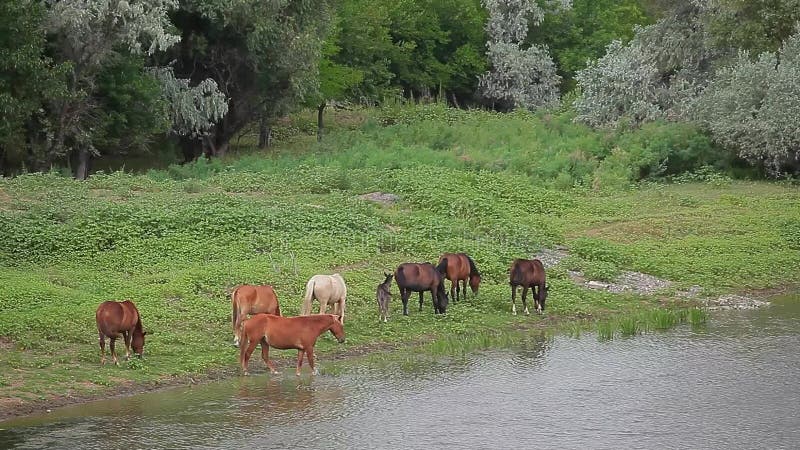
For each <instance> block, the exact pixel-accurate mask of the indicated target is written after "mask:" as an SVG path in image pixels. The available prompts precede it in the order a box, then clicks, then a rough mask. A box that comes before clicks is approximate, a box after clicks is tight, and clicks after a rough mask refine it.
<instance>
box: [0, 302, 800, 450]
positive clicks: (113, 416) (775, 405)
mask: <svg viewBox="0 0 800 450" xmlns="http://www.w3.org/2000/svg"><path fill="white" fill-rule="evenodd" d="M798 349H800V297H793V298H790V297H787V298H782V299H776V300H775V301H774V302H773V305H772V306H770V307H767V308H762V309H760V310H753V311H721V312H715V313H713V315H712V317H711V320H710V322H709V323H708V325H707V326H705V327H703V328H700V329H692V328H691V327H689V326H681V327H679V328H677V329H675V330H671V331H668V332H663V333H654V334H648V335H643V336H637V337H634V338H617V339H614V340H612V341H607V342H600V341H598V339H597V337H596V336H595V335H594V334H585V335H583V336H581V337H580V338H571V337H567V336H556V337H554V338H545V337H543V336H540V335H532V336H530V338H529V339H527V340H526V342H521V343H520V344H519V345H518V346H515V347H514V348H510V349H503V350H492V351H487V352H477V353H475V354H472V355H470V356H468V357H463V358H447V359H443V360H440V361H436V362H426V363H424V364H411V365H409V364H407V363H406V364H399V363H398V364H394V363H390V364H385V365H384V364H381V365H380V366H379V367H378V366H372V367H356V368H354V369H353V370H349V371H347V373H345V374H343V375H339V376H317V377H311V376H309V375H304V376H303V377H300V378H296V377H295V376H294V371H293V369H292V368H289V367H285V368H284V373H283V374H282V375H280V376H278V377H273V376H268V375H261V376H253V377H248V378H234V379H230V380H226V381H222V382H218V383H213V384H208V385H202V386H195V387H186V388H179V389H171V390H167V391H162V392H155V393H148V394H143V395H137V396H133V397H127V398H117V399H111V400H105V401H100V402H94V403H89V404H85V405H77V406H74V407H68V408H62V409H58V410H54V411H53V412H52V413H51V414H47V415H43V416H30V417H25V418H20V419H16V420H13V421H9V422H2V423H0V447H12V448H43V447H62V448H81V449H85V448H125V449H136V448H250V447H254V448H280V449H285V448H341V449H344V448H393V449H395V448H414V449H416V448H420V449H422V448H559V449H564V448H582V449H585V448H621V447H625V448H647V449H653V448H693V449H696V448H747V449H753V448H769V449H776V448H798V447H799V446H800V384H798V380H797V376H798V374H800V352H798ZM252 363H253V364H256V363H257V362H256V361H255V360H254V361H253V362H252ZM258 363H260V361H259V362H258ZM321 364H323V365H324V364H325V362H324V360H323V361H321Z"/></svg>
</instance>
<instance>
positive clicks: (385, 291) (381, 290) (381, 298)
mask: <svg viewBox="0 0 800 450" xmlns="http://www.w3.org/2000/svg"><path fill="white" fill-rule="evenodd" d="M383 276H384V277H386V279H385V280H383V283H381V284H379V285H378V289H377V290H376V291H375V299H376V300H377V301H378V311H380V314H381V318H380V320H382V321H384V322H388V321H389V302H390V301H391V300H392V291H390V290H389V288H390V287H391V286H392V277H393V276H394V275H392V274H391V273H386V272H383Z"/></svg>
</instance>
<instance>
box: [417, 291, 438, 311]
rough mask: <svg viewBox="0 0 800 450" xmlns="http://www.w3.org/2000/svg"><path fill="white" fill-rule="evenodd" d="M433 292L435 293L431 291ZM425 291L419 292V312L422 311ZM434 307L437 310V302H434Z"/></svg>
mask: <svg viewBox="0 0 800 450" xmlns="http://www.w3.org/2000/svg"><path fill="white" fill-rule="evenodd" d="M431 292H433V291H431ZM423 293H424V291H420V292H419V310H420V311H422V294H423ZM433 307H434V308H436V302H433Z"/></svg>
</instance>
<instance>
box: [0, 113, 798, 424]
mask: <svg viewBox="0 0 800 450" xmlns="http://www.w3.org/2000/svg"><path fill="white" fill-rule="evenodd" d="M532 120H533V119H532ZM370 130H372V128H364V129H362V130H359V131H357V132H353V133H354V134H353V136H354V137H353V139H354V140H353V142H352V143H351V144H352V145H351V146H350V147H343V148H341V149H340V151H339V150H337V152H335V153H331V152H329V151H328V150H326V149H325V148H317V149H314V148H313V147H309V148H307V149H305V150H304V151H299V152H297V153H296V154H294V153H287V152H288V150H287V151H283V152H278V154H277V155H273V154H266V155H249V156H246V157H241V158H238V159H237V158H232V159H229V160H225V161H212V162H210V163H207V162H203V161H201V162H198V163H196V164H193V165H188V166H181V167H176V168H173V169H170V170H168V171H151V172H148V173H147V174H142V175H133V174H127V173H121V172H115V173H112V174H95V175H93V176H92V177H91V178H90V179H89V180H88V181H86V182H76V181H74V180H71V179H68V178H64V177H61V176H58V175H54V174H31V175H25V176H21V177H18V178H14V179H2V180H0V230H2V233H3V236H2V237H3V239H0V286H2V291H1V292H2V293H1V294H0V410H16V411H20V412H24V411H26V410H25V409H24V408H47V407H48V406H47V405H51V406H50V407H52V406H54V405H56V404H66V403H70V402H73V401H77V400H85V399H91V398H98V397H102V396H106V395H110V394H125V393H131V392H136V390H137V389H150V388H160V387H162V386H165V385H170V386H171V385H175V384H186V383H191V382H192V381H191V380H205V379H209V378H215V377H218V376H219V377H222V376H228V375H233V374H235V373H237V372H236V355H237V353H236V350H235V349H234V348H233V347H231V346H230V342H231V340H232V331H231V330H230V300H229V294H230V291H231V290H232V289H233V287H235V286H236V285H238V284H242V283H256V284H264V283H269V284H272V285H274V286H275V289H276V291H277V293H278V298H279V300H280V302H281V309H282V311H284V313H285V314H287V315H294V314H297V313H298V311H299V306H300V303H301V300H302V296H303V290H304V288H305V282H306V281H307V280H308V278H309V277H310V276H311V275H313V274H316V273H330V272H334V271H336V272H340V273H341V274H342V275H343V276H344V278H345V280H346V281H347V284H348V294H349V295H348V302H347V323H346V331H347V335H348V336H347V343H346V344H343V346H335V345H334V344H333V343H332V342H331V341H330V340H329V339H323V340H322V341H321V343H320V345H319V346H318V351H319V353H320V355H332V356H333V357H334V358H335V357H337V356H336V355H337V354H338V352H345V353H346V352H349V351H352V352H355V353H359V352H365V351H367V350H368V349H371V348H379V349H384V348H386V347H385V346H388V347H389V348H393V347H399V348H401V349H405V348H408V347H407V346H409V345H411V344H412V343H416V342H419V340H420V337H424V338H425V339H430V340H444V339H451V340H458V339H459V338H460V337H464V338H465V339H468V338H469V336H474V335H481V334H488V333H494V332H495V330H514V329H517V328H519V327H522V328H523V329H526V327H548V326H550V325H549V324H551V322H557V323H566V322H567V321H570V320H573V319H576V320H577V321H578V322H580V323H588V324H590V325H591V324H592V323H594V322H595V321H597V320H598V319H602V318H607V317H612V316H619V315H623V316H624V315H636V314H640V313H643V312H646V311H650V310H653V309H654V308H664V307H667V308H670V307H672V305H673V304H675V302H679V303H677V304H679V305H681V306H682V305H685V304H690V305H694V304H699V303H698V300H697V299H700V298H719V297H720V296H724V295H729V294H739V293H742V292H745V291H747V290H753V289H771V288H775V287H779V286H782V285H786V284H787V283H791V282H794V281H795V280H796V279H798V276H799V275H800V252H798V250H797V242H798V241H800V227H798V225H797V220H796V218H797V217H800V192H798V189H797V187H796V186H794V185H792V184H790V183H771V182H749V181H735V180H730V179H727V178H725V177H721V176H708V174H705V175H702V176H697V177H685V178H684V181H683V182H674V183H669V184H667V183H664V184H658V183H647V184H640V185H637V186H634V187H631V188H626V189H616V190H594V189H586V188H581V187H573V188H564V187H560V186H558V185H546V184H537V183H533V182H532V181H531V178H530V177H529V176H528V175H526V174H525V173H524V172H523V171H516V170H514V169H511V168H507V167H505V166H502V165H492V164H489V163H487V164H486V165H475V164H476V163H475V159H474V158H473V159H472V160H471V161H472V162H470V157H471V156H470V155H471V153H470V152H471V150H470V149H469V148H459V149H451V148H441V147H440V146H439V145H438V144H436V142H430V143H425V142H420V141H425V139H428V138H430V139H434V138H435V137H436V136H438V135H439V134H440V133H441V132H442V131H441V130H439V129H436V130H434V131H436V133H433V134H431V135H430V136H428V135H426V134H425V131H424V129H419V130H416V133H417V134H416V135H415V139H416V140H417V142H416V143H414V144H413V145H412V144H408V147H404V149H403V152H404V153H403V154H404V155H405V156H404V158H405V159H404V160H403V161H402V164H399V165H396V166H394V165H391V164H388V165H384V163H387V161H386V160H385V158H383V159H380V158H379V159H377V160H374V161H373V160H370V158H373V157H374V154H373V153H374V148H375V147H380V146H381V145H383V144H382V142H383V141H382V140H385V139H386V136H385V135H384V134H383V133H386V132H387V131H386V129H385V128H380V129H378V130H377V131H374V133H377V134H374V135H373V134H370V133H373V131H370ZM397 130H398V131H397V132H398V133H401V132H402V133H405V134H408V133H412V132H415V131H414V130H415V129H414V128H413V126H400V127H399V128H397ZM390 131H391V130H390ZM342 133H349V132H347V131H342ZM412 134H413V133H412ZM356 136H357V137H356ZM371 136H374V139H375V143H374V145H373V146H364V145H363V144H364V142H363V141H364V140H369V139H372V137H371ZM338 142H343V143H346V142H347V139H346V138H345V137H341V136H340V138H339V141H338ZM342 145H345V144H342ZM418 148H423V149H424V150H421V151H420V153H419V155H420V156H419V158H418V159H413V158H414V155H417V153H415V151H416V150H415V149H418ZM477 151H479V150H476V152H477ZM359 152H361V153H359ZM454 152H455V153H454ZM359 154H360V155H361V156H360V157H359V156H358V155H359ZM436 155H440V156H441V158H442V159H447V160H453V161H463V165H458V164H461V163H458V164H456V163H448V165H439V164H437V162H438V160H437V159H435V158H434V156H436ZM384 156H385V155H384ZM480 156H481V157H485V156H487V155H486V154H480ZM475 158H477V156H475ZM689 180H691V181H689ZM370 193H381V195H380V196H377V197H376V196H374V195H373V196H366V197H365V194H370ZM389 200H390V201H389ZM557 248H563V249H565V251H566V253H568V254H567V255H566V256H565V257H563V258H561V259H560V260H559V261H558V262H557V263H555V264H553V265H552V266H550V267H549V268H548V282H549V284H550V287H551V289H550V295H549V297H548V300H547V311H546V314H545V315H544V316H538V315H531V316H524V315H518V316H512V315H511V314H510V305H509V297H510V292H509V288H508V285H507V276H508V275H507V270H508V267H509V264H510V262H511V261H512V260H513V259H514V258H518V257H530V256H531V255H535V254H537V252H539V251H542V250H543V249H557ZM451 251H465V252H467V253H469V254H470V255H471V256H472V257H473V259H474V260H475V261H476V263H477V265H478V267H479V269H480V270H481V272H482V274H483V283H482V285H481V289H480V295H479V296H478V298H477V299H470V300H469V301H467V302H464V303H461V302H459V303H454V302H452V301H451V304H450V307H449V308H448V313H447V315H446V316H434V314H433V312H432V307H431V304H430V297H429V296H427V297H426V299H425V303H424V309H423V311H422V312H420V311H418V308H417V300H416V298H415V297H413V296H412V299H411V303H410V305H409V306H410V315H409V316H407V317H405V316H403V315H402V314H401V310H402V304H401V302H400V300H399V294H398V293H397V288H396V287H395V286H393V287H392V292H393V294H394V298H393V300H392V303H391V313H390V314H391V317H390V320H389V322H388V323H386V324H380V323H379V322H378V311H377V306H376V305H375V288H376V286H377V284H378V283H380V282H381V281H383V276H382V274H383V272H384V271H385V270H386V271H390V270H393V269H394V268H395V267H397V265H398V264H399V263H401V262H409V261H413V262H421V261H432V262H435V261H436V260H437V258H438V257H439V255H440V254H441V253H444V252H451ZM633 272H638V273H642V274H648V275H651V276H653V277H657V278H658V279H660V280H668V281H669V282H670V284H669V286H660V287H659V288H658V289H655V290H652V291H647V292H638V291H634V290H622V291H621V292H619V293H615V292H612V291H611V290H610V289H607V288H606V289H595V288H592V287H589V286H587V285H584V284H582V283H576V282H575V281H576V280H575V279H574V276H575V274H578V273H580V274H581V276H582V277H583V279H584V280H589V281H596V282H598V283H605V284H607V285H608V286H610V285H611V284H612V283H617V281H616V280H618V279H619V277H620V276H623V277H624V276H625V275H626V274H629V273H633ZM695 286H699V287H701V288H699V289H698V288H695ZM687 291H691V292H696V294H697V298H686V297H681V296H680V295H678V294H679V293H681V292H687ZM109 299H131V300H133V301H134V302H136V304H137V305H138V307H139V310H140V312H141V314H142V317H143V322H144V326H145V329H146V330H147V331H148V332H149V333H150V334H148V336H147V343H146V345H145V356H146V359H145V360H143V361H140V360H133V362H132V363H124V362H123V363H121V365H120V367H114V366H105V367H101V366H100V365H99V349H98V346H97V332H96V329H95V324H94V311H95V308H96V307H97V305H98V304H99V303H101V302H102V301H105V300H109ZM518 306H519V305H518ZM287 353H289V352H287ZM291 355H293V353H292V354H289V356H285V358H287V359H291V358H292V356H291ZM321 358H322V359H321V364H322V367H323V369H324V364H325V356H321ZM253 364H254V366H257V363H256V362H255V361H253ZM15 405H16V406H15ZM15 408H17V409H15ZM27 411H32V409H27Z"/></svg>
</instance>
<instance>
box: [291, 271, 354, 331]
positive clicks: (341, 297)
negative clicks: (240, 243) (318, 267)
mask: <svg viewBox="0 0 800 450" xmlns="http://www.w3.org/2000/svg"><path fill="white" fill-rule="evenodd" d="M315 298H316V299H317V300H318V301H319V313H320V314H325V311H326V310H327V309H328V304H329V303H330V304H332V307H333V314H336V315H338V316H339V318H340V319H339V320H340V321H341V322H342V324H344V304H345V299H346V298H347V286H346V285H345V284H344V279H343V278H342V276H341V275H339V274H338V273H335V274H333V275H314V276H313V277H311V279H310V280H308V283H306V296H305V298H304V299H303V308H302V309H301V310H300V315H301V316H307V315H309V314H311V303H312V302H313V301H314V299H315Z"/></svg>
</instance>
